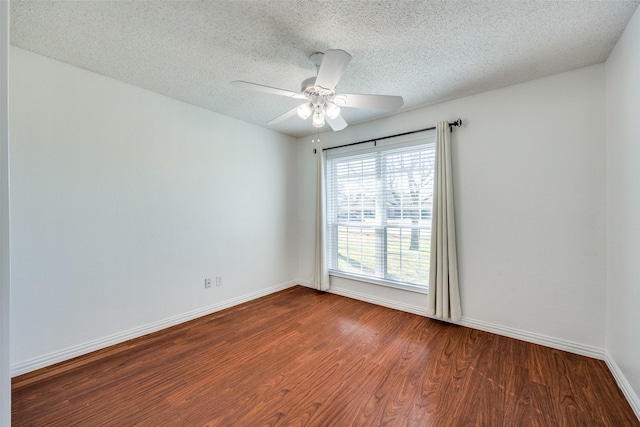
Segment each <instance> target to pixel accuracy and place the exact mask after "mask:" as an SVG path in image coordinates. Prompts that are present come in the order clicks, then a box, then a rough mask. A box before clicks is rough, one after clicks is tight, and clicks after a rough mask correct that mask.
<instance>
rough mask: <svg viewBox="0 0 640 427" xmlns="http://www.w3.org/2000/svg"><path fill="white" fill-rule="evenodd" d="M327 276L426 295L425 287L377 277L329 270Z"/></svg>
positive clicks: (427, 291)
mask: <svg viewBox="0 0 640 427" xmlns="http://www.w3.org/2000/svg"><path fill="white" fill-rule="evenodd" d="M329 276H335V277H341V278H343V279H349V280H356V281H358V282H363V283H369V284H372V285H379V286H386V287H388V288H395V289H402V290H403V291H409V292H415V293H417V294H425V295H426V294H428V293H429V290H428V289H427V288H426V287H422V286H419V285H412V284H409V283H400V282H394V281H392V280H385V279H380V278H377V277H370V276H360V275H358V274H350V273H345V272H343V271H336V270H329Z"/></svg>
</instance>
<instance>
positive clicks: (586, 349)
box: [458, 317, 604, 360]
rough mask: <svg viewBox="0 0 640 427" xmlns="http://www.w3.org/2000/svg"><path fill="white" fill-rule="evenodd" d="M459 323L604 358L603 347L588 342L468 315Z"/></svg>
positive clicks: (596, 357)
mask: <svg viewBox="0 0 640 427" xmlns="http://www.w3.org/2000/svg"><path fill="white" fill-rule="evenodd" d="M458 324H459V325H462V326H467V327H469V328H473V329H479V330H481V331H485V332H491V333H494V334H497V335H503V336H505V337H509V338H515V339H517V340H521V341H526V342H530V343H533V344H540V345H543V346H545V347H551V348H555V349H556V350H563V351H568V352H569V353H575V354H579V355H581V356H587V357H592V358H594V359H600V360H604V350H603V349H601V348H598V347H593V346H590V345H586V344H580V343H576V342H573V341H569V340H564V339H561V338H554V337H550V336H548V335H542V334H537V333H535V332H528V331H523V330H521V329H516V328H511V327H508V326H502V325H497V324H495V323H489V322H483V321H481V320H474V319H469V318H466V317H463V318H462V320H461V321H460V322H459V323H458Z"/></svg>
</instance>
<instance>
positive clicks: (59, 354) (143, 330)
mask: <svg viewBox="0 0 640 427" xmlns="http://www.w3.org/2000/svg"><path fill="white" fill-rule="evenodd" d="M297 284H298V281H297V280H291V281H288V282H284V283H280V284H278V285H275V286H271V287H268V288H264V289H261V290H259V291H255V292H251V293H248V294H245V295H241V296H239V297H235V298H231V299H228V300H226V301H222V302H219V303H216V304H213V305H209V306H206V307H202V308H199V309H196V310H192V311H189V312H187V313H183V314H179V315H177V316H173V317H169V318H167V319H163V320H160V321H157V322H153V323H149V324H146V325H143V326H140V327H137V328H133V329H129V330H127V331H123V332H119V333H117V334H113V335H109V336H106V337H104V338H99V339H97V340H93V341H89V342H86V343H83V344H79V345H75V346H72V347H68V348H65V349H63V350H59V351H55V352H53V353H49V354H45V355H44V356H40V357H35V358H33V359H29V360H26V361H24V362H20V363H16V364H15V365H12V366H11V377H16V376H18V375H22V374H26V373H27V372H31V371H35V370H36V369H40V368H44V367H46V366H50V365H53V364H55V363H59V362H64V361H65V360H69V359H73V358H74V357H78V356H82V355H84V354H87V353H91V352H92V351H96V350H100V349H103V348H106V347H109V346H111V345H114V344H120V343H122V342H124V341H128V340H130V339H133V338H138V337H141V336H143V335H146V334H150V333H152V332H156V331H159V330H161V329H165V328H169V327H171V326H175V325H178V324H180V323H183V322H187V321H189V320H193V319H197V318H198V317H202V316H206V315H207V314H211V313H215V312H217V311H220V310H224V309H225V308H229V307H233V306H235V305H238V304H242V303H244V302H247V301H251V300H254V299H256V298H260V297H263V296H266V295H269V294H272V293H275V292H278V291H281V290H284V289H287V288H290V287H292V286H295V285H297Z"/></svg>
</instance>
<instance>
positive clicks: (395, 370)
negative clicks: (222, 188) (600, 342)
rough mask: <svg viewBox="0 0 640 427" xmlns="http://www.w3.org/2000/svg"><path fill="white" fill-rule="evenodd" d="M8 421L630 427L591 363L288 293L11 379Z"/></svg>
mask: <svg viewBox="0 0 640 427" xmlns="http://www.w3.org/2000/svg"><path fill="white" fill-rule="evenodd" d="M12 420H13V425H15V426H65V427H66V426H70V425H74V426H91V427H94V426H118V427H121V426H134V425H135V426H154V427H155V426H160V425H162V426H165V425H167V426H173V425H180V426H228V425H238V426H245V425H247V426H248V425H251V426H254V425H256V426H279V425H287V426H289V425H295V426H379V425H389V426H427V425H428V426H456V427H457V426H467V425H468V426H502V425H504V426H523V425H527V426H562V425H596V426H600V425H603V426H640V422H639V421H638V420H637V419H636V418H635V416H634V414H633V411H632V410H631V407H630V406H629V404H628V403H627V402H626V401H625V399H624V396H623V395H622V392H621V391H620V390H619V388H618V387H617V385H616V383H615V380H614V379H613V377H612V375H611V373H610V372H609V371H608V369H607V367H606V365H605V364H604V363H603V362H602V361H599V360H594V359H589V358H586V357H582V356H577V355H574V354H570V353H566V352H561V351H558V350H553V349H550V348H545V347H542V346H538V345H534V344H530V343H525V342H522V341H518V340H514V339H511V338H506V337H501V336H497V335H493V334H489V333H486V332H481V331H477V330H473V329H468V328H464V327H460V326H456V325H451V324H447V323H442V322H438V321H434V320H430V319H427V318H424V317H421V316H416V315H412V314H409V313H404V312H400V311H396V310H392V309H388V308H384V307H379V306H375V305H371V304H367V303H364V302H360V301H356V300H352V299H349V298H344V297H340V296H337V295H332V294H327V293H320V292H317V291H314V290H311V289H308V288H303V287H293V288H290V289H287V290H285V291H282V292H278V293H276V294H272V295H269V296H266V297H264V298H260V299H258V300H254V301H250V302H248V303H245V304H242V305H239V306H236V307H233V308H230V309H227V310H223V311H220V312H217V313H214V314H211V315H209V316H205V317H202V318H199V319H196V320H193V321H191V322H186V323H184V324H181V325H177V326H174V327H172V328H168V329H165V330H163V331H159V332H156V333H153V334H149V335H146V336H144V337H141V338H138V339H134V340H131V341H128V342H126V343H122V344H118V345H116V346H112V347H109V348H107V349H104V350H100V351H97V352H94V353H91V354H88V355H85V356H81V357H79V358H76V359H73V360H70V361H67V362H63V363H60V364H57V365H54V366H51V367H48V368H45V369H41V370H39V371H36V372H31V373H29V374H26V375H23V376H20V377H17V378H14V379H13V382H12Z"/></svg>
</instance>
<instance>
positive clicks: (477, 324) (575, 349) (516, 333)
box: [298, 280, 604, 360]
mask: <svg viewBox="0 0 640 427" xmlns="http://www.w3.org/2000/svg"><path fill="white" fill-rule="evenodd" d="M303 282H304V281H302V280H298V283H299V284H302V285H304V286H310V284H309V282H304V283H303ZM329 292H331V293H334V294H337V295H342V296H345V297H348V298H353V299H357V300H360V301H364V302H369V303H371V304H376V305H381V306H383V307H388V308H393V309H396V310H401V311H406V312H408V313H413V314H418V315H420V316H425V317H429V315H428V314H427V309H426V307H422V306H417V305H411V304H405V303H400V302H398V301H393V300H389V299H386V298H381V297H377V296H372V295H368V294H364V293H361V292H356V291H352V290H350V289H345V288H340V287H336V286H332V287H331V288H330V289H329ZM458 324H459V325H462V326H466V327H468V328H473V329H479V330H481V331H485V332H491V333H493V334H497V335H503V336H506V337H510V338H515V339H518V340H521V341H526V342H530V343H534V344H540V345H544V346H546V347H551V348H555V349H558V350H564V351H568V352H570V353H575V354H580V355H582V356H587V357H593V358H595V359H600V360H604V350H602V349H600V348H597V347H592V346H589V345H585V344H580V343H575V342H572V341H568V340H563V339H559V338H554V337H549V336H547V335H541V334H536V333H533V332H527V331H523V330H521V329H515V328H510V327H507V326H502V325H497V324H494V323H489V322H483V321H480V320H474V319H469V318H467V317H463V318H462V320H461V321H460V322H458Z"/></svg>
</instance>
